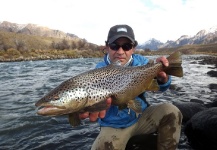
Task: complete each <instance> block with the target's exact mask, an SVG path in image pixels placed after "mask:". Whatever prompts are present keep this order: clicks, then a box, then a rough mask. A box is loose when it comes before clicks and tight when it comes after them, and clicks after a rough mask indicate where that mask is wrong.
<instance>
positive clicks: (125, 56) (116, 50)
mask: <svg viewBox="0 0 217 150" xmlns="http://www.w3.org/2000/svg"><path fill="white" fill-rule="evenodd" d="M120 46H122V47H120ZM131 47H132V48H131ZM124 49H125V50H124ZM134 51H135V48H134V47H133V46H132V42H131V40H129V39H128V38H125V37H121V38H118V39H117V40H116V41H114V42H113V43H112V44H109V45H108V46H107V53H108V55H109V58H110V60H111V62H116V61H117V60H119V61H120V62H121V65H125V64H126V63H127V62H128V61H129V60H130V58H131V56H132V54H133V53H134Z"/></svg>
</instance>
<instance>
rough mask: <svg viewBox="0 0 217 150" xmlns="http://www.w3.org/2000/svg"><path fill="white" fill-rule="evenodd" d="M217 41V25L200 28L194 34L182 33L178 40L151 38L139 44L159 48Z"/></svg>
mask: <svg viewBox="0 0 217 150" xmlns="http://www.w3.org/2000/svg"><path fill="white" fill-rule="evenodd" d="M214 43H217V26H214V27H212V28H209V29H203V30H200V31H199V32H198V33H197V34H196V35H194V36H188V35H182V36H181V37H180V38H179V39H177V40H176V41H167V42H166V43H162V42H160V41H158V40H155V39H151V40H149V41H147V42H145V43H143V44H139V45H138V49H147V48H148V49H150V50H157V49H160V48H174V47H179V46H184V45H194V44H214Z"/></svg>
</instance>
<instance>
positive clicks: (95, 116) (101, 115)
mask: <svg viewBox="0 0 217 150" xmlns="http://www.w3.org/2000/svg"><path fill="white" fill-rule="evenodd" d="M106 103H107V108H109V107H110V106H111V103H112V99H111V98H108V99H107V100H106ZM105 114H106V110H102V111H100V112H94V113H89V112H85V113H82V114H80V115H79V117H80V118H81V119H85V118H88V117H89V119H90V121H93V122H94V121H96V120H97V119H98V118H104V117H105Z"/></svg>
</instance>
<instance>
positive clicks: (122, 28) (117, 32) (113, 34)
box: [107, 25, 137, 46]
mask: <svg viewBox="0 0 217 150" xmlns="http://www.w3.org/2000/svg"><path fill="white" fill-rule="evenodd" d="M120 37H126V38H128V39H130V40H131V41H132V43H133V44H135V46H136V45H137V41H136V40H135V36H134V32H133V29H132V28H131V27H130V26H128V25H115V26H113V27H111V28H110V30H109V33H108V37H107V44H110V43H112V42H114V41H115V40H117V39H118V38H120Z"/></svg>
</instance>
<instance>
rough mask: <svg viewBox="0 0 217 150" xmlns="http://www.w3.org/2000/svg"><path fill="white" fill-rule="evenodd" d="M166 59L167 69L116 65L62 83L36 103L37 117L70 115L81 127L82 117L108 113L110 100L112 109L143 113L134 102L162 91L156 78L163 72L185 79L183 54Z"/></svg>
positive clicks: (162, 66)
mask: <svg viewBox="0 0 217 150" xmlns="http://www.w3.org/2000/svg"><path fill="white" fill-rule="evenodd" d="M167 59H168V61H169V66H168V67H165V66H164V65H163V64H162V63H155V64H154V63H153V64H147V65H144V66H134V67H132V66H131V67H122V66H120V65H117V64H116V63H114V64H110V65H108V66H106V67H103V68H97V69H93V70H90V71H87V72H84V73H81V74H79V75H77V76H74V77H72V78H70V79H68V80H66V81H64V82H62V83H61V84H60V85H59V86H58V87H56V88H55V89H53V90H52V91H50V92H49V93H48V94H47V95H45V96H44V97H43V98H42V99H40V100H39V101H38V102H36V104H35V105H36V106H37V107H40V108H39V109H38V111H37V114H39V115H44V116H59V115H64V114H68V115H69V123H70V124H71V125H72V126H78V125H79V124H80V122H81V120H80V118H79V113H82V112H85V111H88V112H95V111H101V110H104V109H106V107H107V106H106V99H107V98H108V97H112V105H117V106H118V107H119V108H120V109H123V108H126V107H128V108H130V109H132V110H133V111H135V112H136V113H142V109H141V106H140V104H139V102H138V101H136V100H135V98H136V97H137V96H138V95H139V94H141V93H143V92H144V91H157V90H159V86H158V83H157V81H156V79H155V77H156V76H157V74H158V73H159V72H160V71H165V72H166V73H167V74H168V75H173V76H177V77H182V76H183V70H182V66H181V64H182V59H181V53H180V52H175V53H173V54H171V55H170V56H169V57H168V58H167Z"/></svg>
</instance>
